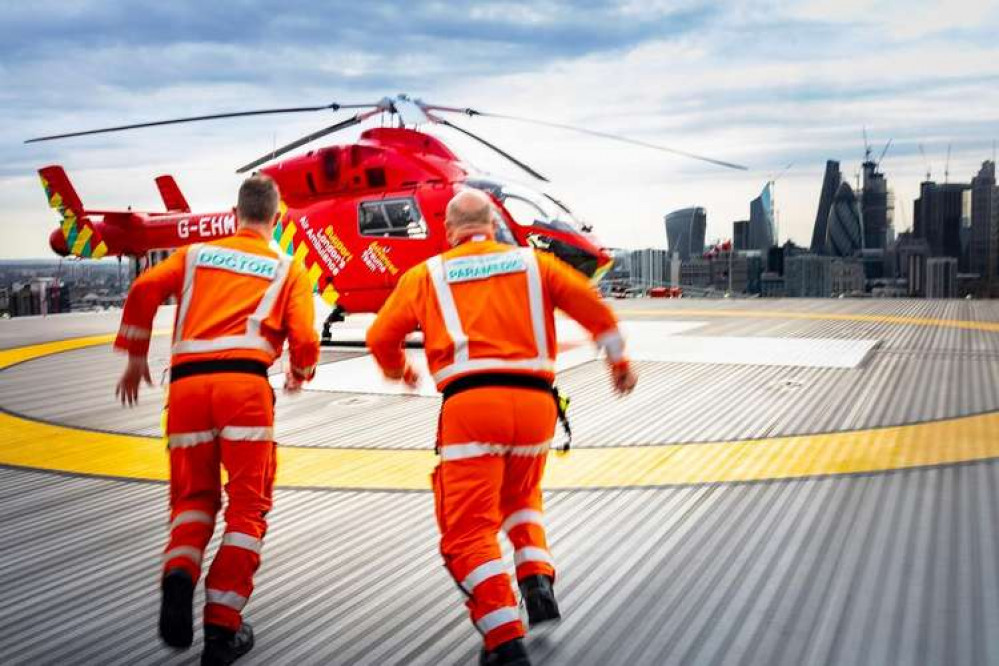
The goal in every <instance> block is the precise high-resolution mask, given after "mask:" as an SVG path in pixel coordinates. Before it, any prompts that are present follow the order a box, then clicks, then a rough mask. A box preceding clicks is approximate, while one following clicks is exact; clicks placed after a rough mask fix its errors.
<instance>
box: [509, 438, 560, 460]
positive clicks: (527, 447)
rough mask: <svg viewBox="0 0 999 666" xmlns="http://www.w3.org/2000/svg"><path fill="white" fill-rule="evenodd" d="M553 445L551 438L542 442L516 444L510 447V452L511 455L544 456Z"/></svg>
mask: <svg viewBox="0 0 999 666" xmlns="http://www.w3.org/2000/svg"><path fill="white" fill-rule="evenodd" d="M551 447H552V441H551V440H550V439H549V440H548V441H547V442H541V443H540V444H515V445H513V446H511V447H510V451H509V453H510V455H511V456H523V457H527V456H543V455H545V454H546V453H548V450H549V449H550V448H551Z"/></svg>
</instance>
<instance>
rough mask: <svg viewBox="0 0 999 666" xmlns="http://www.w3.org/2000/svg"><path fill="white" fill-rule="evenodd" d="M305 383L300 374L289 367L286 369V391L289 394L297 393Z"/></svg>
mask: <svg viewBox="0 0 999 666" xmlns="http://www.w3.org/2000/svg"><path fill="white" fill-rule="evenodd" d="M304 384H305V380H304V379H300V378H299V377H298V375H296V374H295V373H294V372H292V371H291V368H288V369H287V370H285V371H284V392H285V393H288V394H292V395H293V394H295V393H298V392H300V391H301V390H302V386H303V385H304Z"/></svg>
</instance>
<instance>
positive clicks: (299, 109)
mask: <svg viewBox="0 0 999 666" xmlns="http://www.w3.org/2000/svg"><path fill="white" fill-rule="evenodd" d="M373 106H377V105H376V104H337V103H335V102H334V103H333V104H326V105H324V106H293V107H289V108H283V109H259V110H257V111H235V112H232V113H213V114H210V115H207V116H190V117H187V118H171V119H168V120H155V121H153V122H148V123H135V124H132V125H117V126H115V127H103V128H101V129H93V130H84V131H82V132H68V133H66V134H52V135H50V136H39V137H35V138H34V139H28V140H27V141H25V143H38V142H39V141H52V140H55V139H68V138H71V137H74V136H87V135H89V134H105V133H107V132H121V131H123V130H130V129H141V128H144V127H158V126H160V125H178V124H180V123H194V122H200V121H202V120H219V119H222V118H241V117H243V116H266V115H271V114H275V113H306V112H310V111H339V110H340V109H367V108H371V107H373Z"/></svg>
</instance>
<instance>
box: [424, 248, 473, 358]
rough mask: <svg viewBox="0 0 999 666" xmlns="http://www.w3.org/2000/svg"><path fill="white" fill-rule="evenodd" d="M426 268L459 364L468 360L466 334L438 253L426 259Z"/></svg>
mask: <svg viewBox="0 0 999 666" xmlns="http://www.w3.org/2000/svg"><path fill="white" fill-rule="evenodd" d="M427 270H428V271H429V272H430V278H431V282H433V285H434V292H435V293H436V294H437V304H438V305H439V306H440V308H441V316H442V317H443V319H444V327H445V328H446V329H447V334H448V336H449V337H450V338H451V342H452V344H454V364H455V365H461V364H463V363H467V362H468V335H467V334H466V333H465V329H464V328H462V326H461V318H460V317H459V316H458V307H457V306H456V305H455V304H454V294H452V293H451V287H449V286H448V284H447V281H446V280H445V277H444V262H443V261H442V259H441V257H440V255H437V256H436V257H431V258H430V259H427Z"/></svg>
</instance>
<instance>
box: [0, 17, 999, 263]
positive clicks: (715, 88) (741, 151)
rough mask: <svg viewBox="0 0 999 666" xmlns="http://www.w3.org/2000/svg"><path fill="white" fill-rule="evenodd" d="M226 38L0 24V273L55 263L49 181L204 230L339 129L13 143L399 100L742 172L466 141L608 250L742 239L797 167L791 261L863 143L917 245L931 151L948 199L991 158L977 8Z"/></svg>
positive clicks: (490, 166) (519, 21) (357, 26)
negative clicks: (276, 153) (293, 142)
mask: <svg viewBox="0 0 999 666" xmlns="http://www.w3.org/2000/svg"><path fill="white" fill-rule="evenodd" d="M218 14H224V10H222V9H214V8H213V9H212V10H211V11H209V12H206V10H205V9H204V7H203V6H201V5H198V4H195V3H186V2H178V3H172V4H171V5H170V6H162V5H157V4H155V3H148V4H144V3H139V4H137V5H130V6H129V10H128V11H125V5H124V4H122V3H114V2H105V3H91V2H76V3H64V2H48V3H41V4H37V3H36V4H33V5H32V6H31V7H28V6H23V7H22V6H16V7H13V8H10V10H9V11H8V12H7V13H6V14H5V16H4V17H3V18H2V19H0V22H2V23H4V24H6V26H5V27H7V28H9V29H8V30H5V34H10V35H12V38H11V39H10V40H8V41H7V42H6V43H4V44H3V45H0V52H2V53H3V62H4V64H5V66H4V68H3V69H2V70H0V83H2V84H3V85H2V86H0V99H2V100H3V102H4V103H3V104H2V105H0V119H2V120H3V122H2V123H0V196H2V197H3V200H4V202H5V206H4V208H3V210H2V211H0V233H3V234H4V237H5V238H6V239H8V240H7V242H5V244H4V249H3V251H2V252H0V256H2V257H9V258H14V257H44V256H49V252H48V249H47V244H46V239H47V236H48V234H49V233H50V232H51V231H52V229H54V228H55V224H56V216H55V215H54V214H52V213H51V211H49V210H48V208H47V206H46V205H45V201H44V197H43V196H42V194H41V189H40V187H39V185H38V182H37V176H36V175H35V170H36V169H37V168H39V167H41V166H44V165H46V164H51V163H61V164H63V165H65V166H66V168H67V170H68V171H69V173H70V176H71V177H72V178H73V180H74V182H75V183H76V184H77V186H78V188H79V190H80V193H81V196H82V197H83V199H84V203H85V204H87V205H88V206H93V207H110V208H124V207H126V206H129V205H131V206H133V207H135V208H137V209H142V208H148V209H152V210H159V209H160V206H161V204H160V201H159V197H158V195H157V192H156V189H155V187H154V185H153V183H152V179H153V178H154V177H155V176H157V175H159V174H161V173H172V174H174V175H175V176H176V178H177V180H178V182H179V183H180V185H181V187H182V188H183V189H184V190H185V193H186V194H187V195H188V198H189V200H190V201H191V203H192V205H193V206H194V207H195V208H197V209H203V210H211V209H216V208H219V207H227V206H229V205H231V199H232V192H234V191H235V188H236V186H237V185H238V182H239V177H238V176H236V175H235V174H234V173H233V169H234V168H235V167H236V166H237V165H238V164H240V163H242V162H243V161H245V159H246V158H249V157H252V156H254V155H256V154H258V153H260V152H264V151H266V150H267V149H269V148H270V147H271V146H273V145H274V144H276V143H277V144H279V143H281V142H283V141H287V140H289V139H290V138H292V137H294V136H295V135H297V134H301V133H306V132H308V131H311V130H314V129H316V128H318V127H321V126H324V125H327V124H329V123H330V122H332V119H334V118H337V117H340V116H334V115H331V114H317V115H316V116H308V117H305V118H303V117H294V118H277V119H252V120H244V121H239V122H232V123H227V122H221V123H204V124H202V125H200V126H188V127H174V128H162V129H158V130H150V131H145V132H130V133H124V134H120V135H117V136H113V137H111V136H106V137H92V138H88V139H80V140H72V141H66V142H62V143H54V144H41V145H37V146H36V145H32V146H24V145H23V144H22V143H21V142H22V141H23V140H24V139H26V138H28V137H30V136H36V135H40V134H48V133H53V132H59V131H71V130H74V129H85V128H88V127H97V126H103V125H108V124H116V123H121V122H130V121H143V120H155V119H157V118H162V117H167V116H171V115H184V114H192V115H195V114H198V113H211V112H217V111H226V110H232V109H243V108H262V107H267V106H289V105H299V104H306V103H307V104H316V103H323V102H328V101H333V100H337V101H345V102H351V101H369V100H374V99H378V98H380V97H382V96H384V95H392V94H395V93H397V92H400V91H406V92H409V93H411V94H413V95H414V96H420V97H423V98H425V99H430V100H434V101H438V102H441V103H448V104H456V105H469V106H478V107H481V108H484V109H487V110H493V111H497V112H500V113H510V114H513V115H524V116H532V117H538V118H541V119H544V120H551V121H555V122H565V123H572V124H582V125H587V126H589V127H591V128H593V129H595V130H598V131H610V132H619V133H625V134H628V135H629V136H632V137H634V138H636V139H639V140H644V141H650V142H653V143H660V144H665V145H668V146H672V147H675V148H678V149H682V150H688V151H691V152H697V153H703V154H708V155H711V156H714V157H718V158H721V159H727V160H731V161H735V162H744V163H746V164H747V165H748V166H750V167H751V170H750V171H749V172H729V171H727V170H722V169H718V168H716V167H711V166H708V165H702V164H700V163H697V162H691V161H687V160H683V159H681V158H678V157H671V156H667V155H663V154H660V153H655V152H653V151H647V150H643V149H641V148H638V147H629V146H622V145H615V144H610V143H604V142H602V141H600V140H599V139H596V138H580V137H578V136H576V135H572V134H568V133H562V132H559V131H557V130H547V129H540V128H530V127H526V126H523V125H518V124H516V123H512V122H506V121H500V120H485V119H475V120H474V121H466V122H472V123H474V124H473V125H472V128H473V129H474V130H475V131H478V132H480V133H481V134H482V135H483V136H485V137H486V138H488V139H489V140H490V141H493V142H495V143H497V144H498V145H500V146H501V147H503V148H504V149H506V150H509V151H510V152H511V153H513V154H514V155H515V156H517V157H518V158H520V159H522V160H524V161H526V162H527V163H529V164H531V165H532V166H534V167H535V168H537V169H538V170H539V171H541V172H542V173H544V174H545V175H546V176H548V177H549V178H551V180H552V181H553V183H552V187H551V188H550V191H552V192H553V193H555V194H556V195H557V196H558V198H559V199H561V200H564V201H566V202H567V203H568V204H569V205H570V207H571V208H573V209H574V210H575V211H576V212H577V214H578V215H579V216H580V217H581V218H582V219H584V220H585V221H587V222H589V223H592V224H593V225H594V227H595V231H596V233H597V235H598V237H599V238H600V239H601V240H602V241H603V242H604V243H605V244H606V245H608V246H614V247H644V246H649V245H664V244H665V239H663V238H662V233H661V229H662V216H663V215H664V214H665V213H666V212H668V211H671V210H677V209H681V208H685V207H690V206H701V207H704V208H705V209H706V213H707V219H708V223H707V231H706V236H707V238H708V239H709V240H714V239H725V238H729V237H730V236H731V224H732V222H733V221H735V220H744V219H748V218H749V202H750V200H751V199H753V197H755V196H756V195H757V194H758V193H759V191H760V188H761V187H763V185H764V184H765V183H766V182H767V181H768V180H769V179H770V178H771V177H773V176H775V175H776V174H779V173H781V171H782V170H783V169H784V167H785V166H786V165H787V164H789V163H791V164H793V166H792V167H791V168H790V169H789V170H787V171H786V172H784V173H783V174H782V175H781V176H780V177H779V178H778V179H777V181H776V184H775V192H774V201H775V209H776V211H775V212H776V220H775V222H776V225H777V227H778V228H777V232H778V240H779V241H780V242H783V241H784V240H787V239H788V238H791V239H792V240H794V241H795V242H796V243H798V244H800V245H802V246H808V245H809V240H810V238H811V233H812V227H813V220H814V218H815V214H816V206H817V204H818V200H819V194H820V189H821V185H822V173H823V169H824V165H825V162H826V160H827V159H834V160H837V161H839V162H840V163H841V165H842V173H843V179H844V180H845V181H847V182H850V183H851V185H853V184H855V176H854V174H855V173H856V172H858V171H859V170H860V163H861V162H862V161H863V158H864V145H863V136H862V132H863V129H864V128H865V127H866V128H867V132H868V134H869V136H870V142H871V144H872V146H873V149H874V150H876V151H880V148H881V147H882V146H883V145H884V144H885V142H887V141H888V140H889V139H892V140H893V143H892V146H891V149H890V150H889V152H888V154H887V156H886V157H885V160H884V162H883V166H882V170H883V171H884V172H885V174H886V176H887V178H888V181H889V183H890V186H891V188H892V190H893V191H894V194H895V202H896V206H895V228H896V230H897V231H904V230H905V229H906V228H909V227H911V225H912V215H913V211H912V202H913V201H914V200H915V199H916V198H917V196H918V193H919V183H920V181H921V180H922V179H923V176H924V175H925V171H926V166H925V164H924V161H923V159H922V157H921V155H920V152H919V145H921V144H922V145H923V146H924V147H925V150H926V153H927V155H928V157H929V159H930V161H931V163H932V168H933V173H934V177H935V179H937V180H942V174H943V170H944V162H945V155H946V153H947V146H948V144H950V145H952V149H951V155H950V165H949V170H950V173H951V178H952V179H954V180H956V179H959V180H961V181H967V180H969V179H970V178H971V176H973V175H974V173H976V172H977V170H978V168H979V167H980V164H981V162H982V161H983V160H985V159H989V158H991V156H992V141H993V139H994V138H995V135H996V134H999V129H997V127H999V86H996V85H995V83H996V82H999V58H997V57H996V55H997V53H999V49H997V47H996V45H995V43H994V40H993V39H992V36H993V35H994V34H995V33H996V31H997V29H999V7H992V6H987V5H986V6H983V5H982V3H978V2H963V3H957V4H956V5H955V3H947V4H944V3H942V2H924V3H916V5H915V7H914V6H913V5H912V3H890V4H889V5H887V6H878V8H877V11H873V10H871V8H870V6H868V5H866V4H865V3H856V2H852V1H850V2H837V3H829V2H825V1H824V0H817V1H813V2H806V3H780V2H722V3H707V2H687V1H684V2H678V3H668V4H665V3H656V2H651V3H588V4H586V5H585V6H581V5H580V6H577V5H573V4H572V3H559V2H538V3H504V4H496V3H470V4H467V5H458V6H457V7H453V8H451V9H450V11H446V12H444V11H443V10H442V9H441V7H440V6H439V5H436V4H434V3H414V4H412V5H407V6H406V7H405V8H404V9H402V8H395V9H393V8H390V7H383V8H381V9H374V8H365V7H356V6H354V5H352V4H350V3H342V4H341V3H324V4H322V5H318V4H316V5H310V4H308V3H302V4H295V5H292V6H290V7H289V8H288V9H285V10H283V11H282V12H280V13H277V12H270V11H268V10H267V6H266V5H265V4H263V3H256V4H255V3H250V4H248V5H246V6H245V7H243V11H242V14H240V15H238V16H232V17H227V18H228V19H229V23H230V24H231V28H232V29H231V30H227V31H225V34H224V35H222V34H219V32H218V31H217V30H215V29H210V26H212V25H214V26H217V25H218V20H220V16H219V15H218ZM314 17H318V18H316V19H315V20H314V21H312V22H311V23H310V19H312V18H314ZM313 23H314V25H313ZM389 33H391V34H392V35H393V38H392V39H378V40H371V39H365V38H363V35H371V34H377V35H381V36H384V35H386V34H389ZM359 35H360V36H359ZM733 44H736V45H738V44H742V45H749V44H752V45H754V46H753V47H752V48H748V47H745V46H743V47H739V48H732V45H733ZM872 44H874V45H876V48H872V46H871V45H872ZM262 53H263V54H266V55H265V56H261V55H260V54H262ZM455 54H461V55H462V56H463V57H461V58H457V59H456V58H455ZM859 72H863V76H862V77H858V73H859ZM594 91H600V94H595V93H594ZM432 131H433V132H434V133H436V134H437V135H438V136H440V137H441V138H443V139H444V140H445V141H446V142H447V143H448V145H449V146H451V147H452V148H453V149H454V150H455V151H456V152H458V153H459V154H460V155H461V156H462V157H464V158H466V159H467V160H468V161H469V162H471V163H472V164H474V165H477V166H479V167H482V168H484V169H486V170H488V171H490V172H493V173H495V174H498V175H500V176H514V177H515V178H517V179H520V176H519V175H517V174H516V173H515V170H514V169H512V168H510V167H508V166H507V165H506V164H504V163H503V162H502V160H500V159H499V158H495V157H493V156H491V155H489V154H488V153H487V152H486V150H485V149H484V148H481V147H479V146H477V145H475V144H474V142H471V141H470V140H468V139H466V138H464V137H461V136H460V135H451V134H445V133H444V132H443V131H441V132H438V131H437V130H432ZM356 136H357V132H353V133H352V132H346V133H344V134H343V135H342V138H339V139H337V140H336V141H331V142H330V143H346V142H350V141H352V140H353V139H354V138H356ZM528 184H530V185H532V186H535V187H536V186H537V185H538V183H528ZM545 189H549V188H545Z"/></svg>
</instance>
